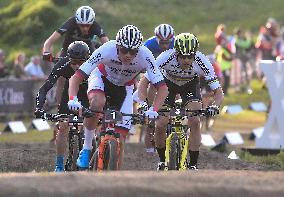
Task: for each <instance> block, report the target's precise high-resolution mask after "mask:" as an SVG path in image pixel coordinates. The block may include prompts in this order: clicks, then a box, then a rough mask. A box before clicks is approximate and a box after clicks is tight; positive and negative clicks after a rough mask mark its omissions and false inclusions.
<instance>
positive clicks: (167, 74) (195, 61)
mask: <svg viewBox="0 0 284 197" xmlns="http://www.w3.org/2000/svg"><path fill="white" fill-rule="evenodd" d="M198 47H199V43H198V40H197V38H196V37H195V36H194V35H193V34H191V33H181V34H179V35H177V36H176V37H175V44H174V49H169V50H167V51H165V52H163V53H161V54H160V55H159V56H158V57H157V60H156V63H157V66H159V68H160V70H161V72H162V74H163V76H164V78H165V82H166V84H167V86H168V89H169V95H168V97H167V98H166V101H165V105H166V106H169V107H173V106H174V102H175V97H176V94H180V96H181V98H182V100H183V105H184V107H185V108H188V109H191V110H199V109H201V108H202V102H201V95H200V82H199V77H200V76H204V78H205V80H206V81H207V83H208V85H209V86H210V88H211V89H212V91H213V92H214V93H213V97H214V102H213V104H212V105H210V106H208V108H207V110H208V112H209V114H210V115H211V116H215V115H217V114H218V113H219V106H220V105H221V102H222V100H223V91H222V88H221V86H220V84H219V81H218V79H217V77H216V75H215V73H214V70H213V67H212V65H211V63H210V62H209V60H208V58H207V57H206V56H205V55H204V54H202V53H201V52H199V51H197V49H198ZM145 77H146V78H144V79H143V80H141V81H140V82H139V86H138V93H139V98H140V99H142V100H143V99H145V97H146V96H145V95H146V92H145V87H147V86H148V83H149V80H147V79H148V76H147V73H146V74H145ZM168 119H169V117H168V116H166V117H165V116H160V117H159V119H158V120H157V121H156V127H155V135H156V136H155V140H156V142H155V144H156V147H157V152H158V154H159V157H160V162H159V163H158V168H157V169H158V170H163V169H164V167H165V139H166V132H165V130H166V126H167V123H168ZM188 126H189V128H190V137H189V139H190V147H189V156H190V163H189V166H190V168H191V169H197V160H198V156H199V147H200V144H201V133H200V118H199V117H189V118H188Z"/></svg>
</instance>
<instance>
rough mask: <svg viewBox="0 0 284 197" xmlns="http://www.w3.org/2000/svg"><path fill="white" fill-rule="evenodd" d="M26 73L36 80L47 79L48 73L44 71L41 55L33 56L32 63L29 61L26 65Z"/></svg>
mask: <svg viewBox="0 0 284 197" xmlns="http://www.w3.org/2000/svg"><path fill="white" fill-rule="evenodd" d="M25 73H26V75H27V76H29V77H31V79H34V80H40V79H45V78H46V75H45V74H44V72H43V71H42V68H41V66H40V57H39V56H32V57H31V61H30V63H28V64H27V65H26V67H25Z"/></svg>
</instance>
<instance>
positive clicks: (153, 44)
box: [144, 36, 174, 58]
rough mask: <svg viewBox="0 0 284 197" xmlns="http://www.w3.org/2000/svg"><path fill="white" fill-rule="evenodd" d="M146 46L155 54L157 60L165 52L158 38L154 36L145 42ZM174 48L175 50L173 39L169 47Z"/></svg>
mask: <svg viewBox="0 0 284 197" xmlns="http://www.w3.org/2000/svg"><path fill="white" fill-rule="evenodd" d="M144 46H146V47H147V48H148V49H149V50H150V51H151V52H152V53H153V55H154V57H155V58H157V57H158V56H159V55H160V54H161V53H162V52H163V50H162V49H161V47H160V46H159V44H158V41H157V38H156V36H153V37H151V38H149V39H148V40H146V41H145V42H144ZM172 48H174V39H172V42H171V44H170V46H169V49H172Z"/></svg>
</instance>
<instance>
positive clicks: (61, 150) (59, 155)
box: [55, 122, 68, 171]
mask: <svg viewBox="0 0 284 197" xmlns="http://www.w3.org/2000/svg"><path fill="white" fill-rule="evenodd" d="M67 138H68V123H67V122H60V123H59V129H58V132H57V136H56V167H55V171H63V170H64V155H65V151H66V145H67Z"/></svg>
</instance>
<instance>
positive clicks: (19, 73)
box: [13, 52, 26, 78]
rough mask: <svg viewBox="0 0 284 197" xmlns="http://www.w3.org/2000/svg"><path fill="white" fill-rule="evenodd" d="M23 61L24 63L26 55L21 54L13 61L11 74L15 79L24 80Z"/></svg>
mask: <svg viewBox="0 0 284 197" xmlns="http://www.w3.org/2000/svg"><path fill="white" fill-rule="evenodd" d="M25 61H26V54H25V53H23V52H21V53H19V54H18V55H17V56H16V58H15V61H14V70H13V74H14V77H15V78H25V77H26V73H25Z"/></svg>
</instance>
